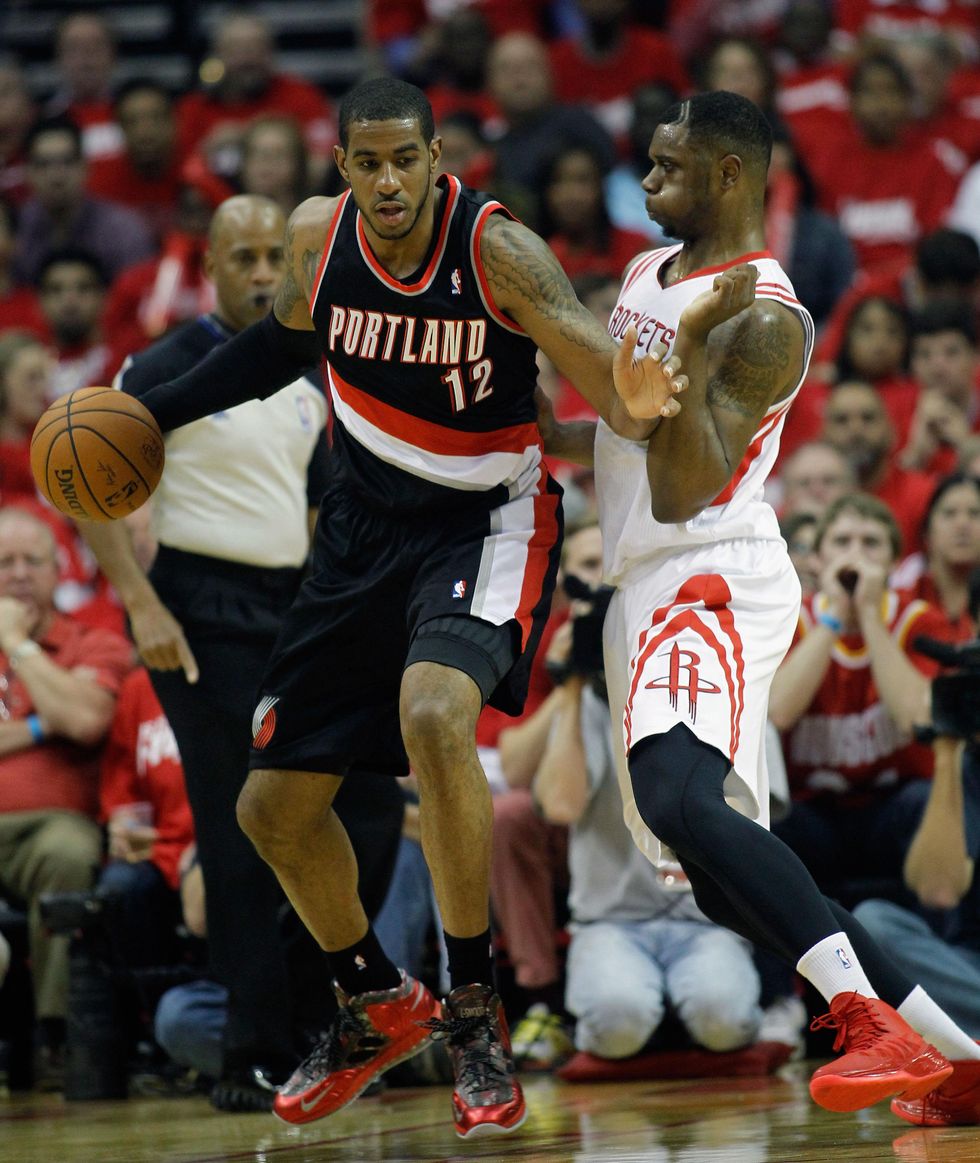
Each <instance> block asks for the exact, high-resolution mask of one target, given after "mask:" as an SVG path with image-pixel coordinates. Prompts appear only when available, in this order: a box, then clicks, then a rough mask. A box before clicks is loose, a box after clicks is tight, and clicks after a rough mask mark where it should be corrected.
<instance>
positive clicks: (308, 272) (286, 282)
mask: <svg viewBox="0 0 980 1163" xmlns="http://www.w3.org/2000/svg"><path fill="white" fill-rule="evenodd" d="M334 206H335V200H334V199H332V198H315V199H314V198H311V199H309V200H308V201H307V202H304V203H303V204H302V205H301V206H299V207H298V208H297V209H296V210H294V211H293V213H292V214H291V215H290V218H289V221H288V222H287V223H286V235H285V241H284V246H283V249H284V252H285V254H284V257H285V266H286V273H285V275H284V276H283V280H282V285H281V286H280V288H279V294H278V296H277V298H276V315H277V316H278V317H279V318H280V319H282V320H287V319H288V318H289V316H290V315H291V314H292V312H293V311H294V310H295V309H296V306H297V305H298V304H299V303H300V302H304V303H309V301H310V298H311V296H312V294H313V284H314V282H315V281H316V272H317V268H318V267H319V265H320V258H321V256H322V252H323V244H324V242H325V241H326V235H327V230H328V228H329V225H330V218H331V216H332V213H333V210H334Z"/></svg>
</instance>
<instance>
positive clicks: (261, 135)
mask: <svg viewBox="0 0 980 1163" xmlns="http://www.w3.org/2000/svg"><path fill="white" fill-rule="evenodd" d="M309 173H310V159H309V154H308V153H307V149H306V143H305V141H304V140H303V132H302V130H301V128H300V126H299V123H298V122H297V121H296V120H295V118H293V117H257V118H256V119H255V120H254V121H253V122H252V123H251V125H249V127H248V129H246V131H245V136H244V137H243V138H242V167H241V173H240V176H239V185H240V186H241V189H242V193H243V194H261V195H262V196H263V197H265V198H271V199H272V201H273V202H276V203H278V204H279V206H280V207H281V208H282V212H283V214H285V215H286V217H287V218H288V217H289V215H290V214H292V212H293V211H294V210H295V209H296V207H297V206H298V205H299V204H300V202H302V201H303V200H304V199H305V198H307V197H309V195H310V189H309V180H310V177H309Z"/></svg>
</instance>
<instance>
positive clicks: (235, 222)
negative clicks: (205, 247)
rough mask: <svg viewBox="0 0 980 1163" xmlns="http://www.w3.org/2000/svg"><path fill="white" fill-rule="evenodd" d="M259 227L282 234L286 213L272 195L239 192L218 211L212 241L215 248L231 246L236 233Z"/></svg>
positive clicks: (210, 240) (211, 236) (209, 239)
mask: <svg viewBox="0 0 980 1163" xmlns="http://www.w3.org/2000/svg"><path fill="white" fill-rule="evenodd" d="M256 228H258V229H267V230H275V231H278V233H279V234H280V235H282V234H283V233H284V232H285V229H286V216H285V215H284V214H283V212H282V210H281V209H280V207H279V206H278V205H277V204H276V203H275V202H273V200H272V199H271V198H266V197H264V196H262V195H261V194H236V195H235V197H234V198H227V199H226V200H225V201H224V202H222V203H221V205H220V206H219V207H218V209H217V210H215V212H214V216H213V217H212V219H211V228H210V230H209V231H208V242H209V243H210V245H211V246H213V247H217V246H221V245H223V244H224V245H227V243H228V242H229V241H231V240H232V239H233V238H234V237H235V235H236V234H240V233H242V232H244V231H248V230H254V229H256Z"/></svg>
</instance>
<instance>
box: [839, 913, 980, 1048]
mask: <svg viewBox="0 0 980 1163" xmlns="http://www.w3.org/2000/svg"><path fill="white" fill-rule="evenodd" d="M854 916H855V917H856V918H857V919H858V920H859V921H860V922H861V924H862V925H864V927H865V928H866V929H867V930H868V932H869V933H870V934H871V936H872V937H874V939H875V940H876V941H877V942H878V944H879V945H881V947H882V948H883V949H887V950H888V951H889V953H890V955H891V956H892V957H894V958H895V960H896V961H897V962H898V964H899V967H900V968H901V969H903V970H905V972H906V973H907V974H908V975H909V976H910V977H911V978H912V979H913V980H914V981H916V982H918V984H919V985H921V986H922V988H923V989H924V990H925V991H926V993H927V994H929V996H930V997H931V998H932V999H933V1001H934V1002H936V1004H937V1005H938V1006H940V1007H941V1008H942V1009H944V1010H945V1011H946V1013H947V1014H949V1016H950V1017H951V1018H952V1019H953V1021H954V1022H956V1024H957V1025H958V1026H959V1027H960V1028H961V1029H963V1030H965V1031H966V1033H968V1034H969V1035H970V1037H971V1038H977V1039H980V950H977V949H969V948H967V947H966V946H963V945H951V944H950V943H949V942H948V941H944V940H943V939H942V938H941V937H938V936H937V935H936V934H935V933H934V932H933V931H932V929H931V928H930V927H929V925H928V923H927V922H926V921H925V919H924V918H923V917H920V916H919V915H918V914H917V913H914V912H911V911H910V910H909V909H903V908H902V907H901V906H900V905H896V904H893V903H892V902H891V901H882V900H869V901H862V902H861V903H860V904H859V905H858V906H857V908H855V910H854Z"/></svg>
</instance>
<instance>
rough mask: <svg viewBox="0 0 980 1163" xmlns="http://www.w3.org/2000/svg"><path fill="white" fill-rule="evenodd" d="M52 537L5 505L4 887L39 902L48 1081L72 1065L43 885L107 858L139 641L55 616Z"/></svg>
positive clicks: (61, 964)
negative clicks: (121, 723) (101, 782)
mask: <svg viewBox="0 0 980 1163" xmlns="http://www.w3.org/2000/svg"><path fill="white" fill-rule="evenodd" d="M57 583H58V569H57V564H56V560H55V546H54V540H53V538H52V537H51V534H50V532H49V530H48V528H47V526H46V525H44V523H43V522H41V521H39V520H37V519H36V518H34V517H32V516H31V515H30V514H29V513H26V512H23V511H20V510H18V509H16V508H8V509H3V510H0V675H2V682H0V707H2V711H0V892H3V893H4V895H5V896H8V897H9V898H10V899H11V900H13V901H15V902H18V903H20V904H21V905H24V906H26V907H28V908H29V910H30V942H31V970H32V976H33V979H34V1005H35V1012H36V1014H37V1018H38V1025H39V1033H40V1037H41V1040H42V1046H41V1068H42V1078H41V1081H42V1083H43V1082H48V1083H49V1084H53V1083H55V1082H56V1079H57V1072H58V1066H59V1060H61V1061H62V1062H63V1047H64V1037H65V1012H66V1005H67V995H68V937H67V936H64V935H62V936H52V935H51V934H49V933H48V932H47V931H46V929H45V927H44V925H43V924H42V923H41V920H40V916H39V914H38V897H39V896H40V895H41V894H42V893H45V892H69V891H82V890H85V889H89V888H91V887H92V885H93V884H94V882H95V875H96V870H97V868H98V865H99V862H100V859H101V855H102V833H101V831H100V829H99V825H98V823H97V822H96V820H97V815H98V757H99V749H100V746H101V744H102V740H103V739H104V737H105V734H106V731H107V730H108V728H109V723H110V721H111V719H112V714H113V710H114V707H115V700H116V695H117V693H118V691H119V687H120V685H121V683H122V680H123V678H124V677H125V675H126V673H127V671H128V670H129V669H130V667H131V666H132V656H133V651H132V647H131V646H130V644H129V643H128V642H126V641H125V640H124V639H122V638H119V637H118V636H116V635H115V634H111V633H108V632H107V631H104V630H90V629H87V628H85V627H83V626H80V625H78V624H77V623H75V622H73V621H72V620H71V619H70V618H66V617H64V616H63V615H61V614H59V613H57V611H56V610H55V608H54V591H55V587H56V586H57Z"/></svg>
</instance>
